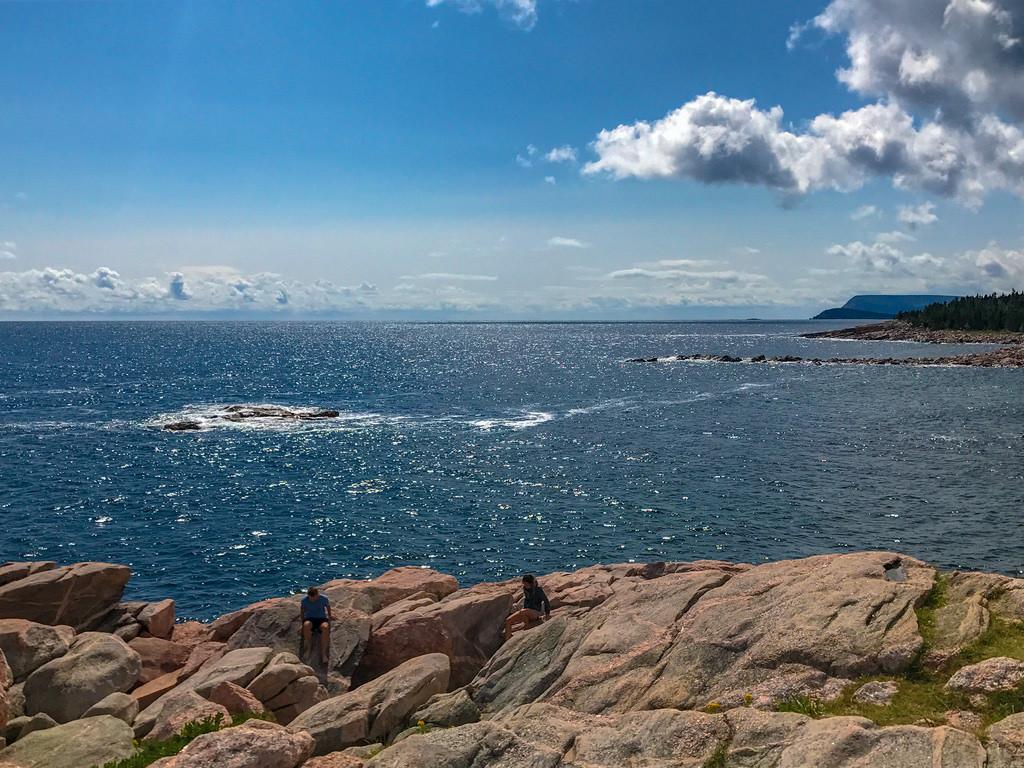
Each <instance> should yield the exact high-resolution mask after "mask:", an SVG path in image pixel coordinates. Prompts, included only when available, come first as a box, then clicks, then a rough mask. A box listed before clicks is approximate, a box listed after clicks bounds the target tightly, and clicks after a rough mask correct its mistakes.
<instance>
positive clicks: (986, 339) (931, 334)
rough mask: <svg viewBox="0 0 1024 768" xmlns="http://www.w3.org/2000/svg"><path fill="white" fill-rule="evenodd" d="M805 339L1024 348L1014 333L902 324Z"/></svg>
mask: <svg viewBox="0 0 1024 768" xmlns="http://www.w3.org/2000/svg"><path fill="white" fill-rule="evenodd" d="M800 338H803V339H844V340H849V341H914V342H918V343H921V344H1002V345H1008V346H1015V345H1024V333H1015V332H1013V331H958V330H939V331H933V330H930V329H928V328H918V327H916V326H913V325H911V324H910V323H905V322H903V321H900V320H887V321H886V322H884V323H870V324H868V325H858V326H854V327H852V328H840V329H838V330H834V331H815V332H814V333H802V334H800Z"/></svg>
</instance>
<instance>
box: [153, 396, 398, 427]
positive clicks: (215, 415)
mask: <svg viewBox="0 0 1024 768" xmlns="http://www.w3.org/2000/svg"><path fill="white" fill-rule="evenodd" d="M235 405H240V406H242V407H244V408H287V409H288V410H289V411H291V412H293V413H296V414H299V415H301V414H312V413H316V412H318V411H321V410H323V409H322V408H317V407H314V406H290V405H289V406H281V405H277V404H273V403H229V404H215V405H186V406H185V407H184V408H182V409H181V410H178V411H172V412H170V413H162V414H159V415H157V416H155V417H153V418H152V419H149V420H147V421H145V422H143V426H145V427H150V428H157V429H163V428H164V427H166V426H167V425H168V424H173V423H176V422H192V423H194V424H196V425H197V426H198V429H194V430H188V431H196V432H208V431H210V430H215V429H236V430H275V431H293V430H300V429H301V430H355V429H365V428H368V427H373V426H379V425H381V424H385V423H393V422H397V421H402V420H404V419H405V418H406V417H403V416H385V415H383V414H380V413H373V412H366V411H338V415H337V416H333V417H324V418H317V419H302V418H281V417H275V416H249V417H246V418H244V419H241V420H233V419H231V418H229V417H230V416H231V415H232V413H231V411H230V410H228V409H229V408H231V407H233V406H235Z"/></svg>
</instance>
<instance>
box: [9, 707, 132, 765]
mask: <svg viewBox="0 0 1024 768" xmlns="http://www.w3.org/2000/svg"><path fill="white" fill-rule="evenodd" d="M133 751H134V748H133V745H132V729H131V728H129V727H128V726H127V725H125V723H124V722H122V721H121V720H118V719H117V718H116V717H110V716H109V715H103V716H101V717H90V718H87V719H85V720H76V721H75V722H73V723H67V724H66V725H58V726H56V727H54V728H49V729H47V730H43V731H36V732H34V733H30V734H28V735H27V736H25V737H23V738H21V739H19V740H18V741H17V742H15V743H14V744H12V745H10V746H9V747H7V748H6V749H4V750H3V751H2V752H0V764H6V763H10V764H13V765H15V766H18V768H86V767H87V766H100V765H103V764H105V763H107V762H110V761H113V760H123V759H124V758H126V757H128V756H129V755H131V754H132V752H133Z"/></svg>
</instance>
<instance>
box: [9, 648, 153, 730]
mask: <svg viewBox="0 0 1024 768" xmlns="http://www.w3.org/2000/svg"><path fill="white" fill-rule="evenodd" d="M141 669H142V662H141V661H140V659H139V655H138V654H137V653H135V651H133V650H132V649H131V648H129V647H128V645H127V644H126V643H125V642H124V641H122V640H120V639H118V638H116V637H114V636H113V635H106V634H102V633H99V632H86V633H84V634H81V635H78V636H77V637H76V638H75V641H74V642H73V643H72V644H71V647H70V648H69V649H68V652H67V653H66V654H64V655H63V656H61V657H60V658H57V659H54V660H52V661H49V662H47V663H46V664H44V665H43V666H41V667H39V669H37V670H36V671H35V672H33V673H32V674H31V675H29V676H28V679H26V680H25V709H26V711H27V712H28V713H29V714H33V715H34V714H36V713H37V712H45V713H46V714H48V715H50V716H51V717H52V718H53V719H54V720H56V721H57V722H58V723H67V722H70V721H72V720H77V719H78V718H80V717H81V716H82V715H83V714H85V712H86V711H87V710H88V709H89V708H90V707H91V706H92V705H93V704H96V703H97V702H99V701H101V700H103V699H104V698H105V697H106V696H108V695H109V694H111V693H116V692H125V691H129V690H131V689H132V688H133V687H134V686H135V684H136V682H137V681H138V679H139V672H140V670H141Z"/></svg>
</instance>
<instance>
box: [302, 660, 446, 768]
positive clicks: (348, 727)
mask: <svg viewBox="0 0 1024 768" xmlns="http://www.w3.org/2000/svg"><path fill="white" fill-rule="evenodd" d="M450 672H451V666H450V663H449V661H448V657H447V656H445V655H444V654H440V653H433V654H429V655H427V656H420V657H418V658H415V659H410V660H409V661H407V662H405V663H404V664H402V665H400V666H399V667H397V668H395V669H393V670H391V671H390V672H388V673H387V674H386V675H383V676H381V677H379V678H377V679H375V680H373V681H371V682H369V683H367V684H366V685H364V686H362V687H360V688H357V689H355V690H354V691H350V692H348V693H345V694H342V695H341V696H336V697H334V698H331V699H327V700H326V701H322V702H320V703H319V704H316V705H314V706H313V707H311V708H310V709H308V710H306V711H305V712H303V713H302V714H301V715H299V716H298V717H297V718H296V719H295V720H294V721H293V722H292V724H291V725H290V726H289V730H291V731H293V732H295V731H302V730H305V731H308V732H309V733H310V734H312V736H313V738H314V739H315V740H316V754H318V755H323V754H327V753H329V752H337V751H339V750H342V749H344V748H345V747H349V746H352V745H354V744H360V743H365V742H367V741H377V740H380V739H383V738H386V737H387V736H388V735H389V734H391V733H393V732H397V731H398V730H399V729H401V728H402V727H403V726H404V725H405V723H406V721H407V720H408V718H409V715H410V714H412V713H413V712H414V711H416V710H417V709H418V708H419V707H420V706H422V705H423V704H424V703H426V702H427V701H428V700H429V699H430V697H431V696H433V695H434V694H437V693H442V692H443V691H445V690H447V688H448V679H449V675H450Z"/></svg>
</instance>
